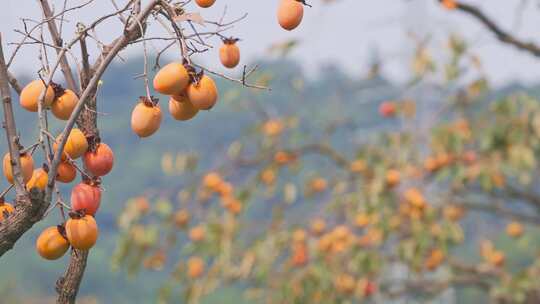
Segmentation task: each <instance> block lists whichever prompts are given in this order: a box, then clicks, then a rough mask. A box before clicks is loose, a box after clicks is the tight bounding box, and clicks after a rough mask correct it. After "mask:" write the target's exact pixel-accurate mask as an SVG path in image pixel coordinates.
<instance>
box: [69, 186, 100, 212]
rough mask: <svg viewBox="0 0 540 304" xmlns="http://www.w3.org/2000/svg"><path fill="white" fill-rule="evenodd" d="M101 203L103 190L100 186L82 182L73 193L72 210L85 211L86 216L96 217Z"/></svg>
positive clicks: (74, 188)
mask: <svg viewBox="0 0 540 304" xmlns="http://www.w3.org/2000/svg"><path fill="white" fill-rule="evenodd" d="M100 203H101V189H100V188H99V186H98V185H93V184H88V183H85V182H82V183H80V184H78V185H76V186H75V187H73V190H72V191H71V208H72V209H73V210H74V211H80V210H84V211H85V212H84V213H85V214H90V215H95V214H96V212H97V210H98V208H99V205H100Z"/></svg>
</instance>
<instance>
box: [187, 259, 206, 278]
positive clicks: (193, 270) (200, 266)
mask: <svg viewBox="0 0 540 304" xmlns="http://www.w3.org/2000/svg"><path fill="white" fill-rule="evenodd" d="M203 272H204V261H203V259H202V258H200V257H191V258H189V260H188V261H187V273H188V276H189V277H190V278H192V279H196V278H198V277H200V276H201V275H202V274H203Z"/></svg>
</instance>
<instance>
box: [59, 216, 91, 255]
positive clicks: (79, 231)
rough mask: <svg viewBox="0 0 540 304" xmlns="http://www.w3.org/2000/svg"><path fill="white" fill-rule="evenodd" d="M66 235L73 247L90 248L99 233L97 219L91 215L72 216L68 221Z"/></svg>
mask: <svg viewBox="0 0 540 304" xmlns="http://www.w3.org/2000/svg"><path fill="white" fill-rule="evenodd" d="M66 235H67V239H68V240H69V243H70V244H71V246H73V248H75V249H80V250H88V249H90V248H92V247H93V246H94V244H95V243H96V241H97V238H98V235H99V230H98V226H97V223H96V220H95V219H94V218H93V217H92V216H91V215H85V216H82V217H78V216H77V217H74V218H71V219H69V220H68V221H67V222H66Z"/></svg>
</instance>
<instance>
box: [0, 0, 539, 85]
mask: <svg viewBox="0 0 540 304" xmlns="http://www.w3.org/2000/svg"><path fill="white" fill-rule="evenodd" d="M2 2H3V3H2V7H3V9H1V10H0V31H2V35H3V37H4V44H5V43H6V41H7V42H16V41H18V40H19V39H20V37H21V36H20V35H19V34H17V33H15V32H14V31H13V29H14V28H19V29H20V28H21V25H22V23H21V21H20V18H21V17H22V16H25V17H26V16H28V17H30V18H39V17H40V16H39V14H40V10H39V4H38V1H37V0H36V1H31V0H3V1H2ZM51 2H52V3H53V4H54V5H55V6H56V7H60V6H61V5H62V3H63V0H51ZM84 2H86V1H81V0H70V1H68V7H69V6H73V5H77V4H80V3H84ZM117 2H118V3H120V4H122V3H125V1H123V0H117ZM143 2H146V1H143ZM278 2H279V0H228V1H227V0H217V1H216V4H215V5H214V7H212V8H210V9H199V8H197V7H195V5H194V4H193V5H191V6H190V10H191V11H199V12H201V13H202V15H203V17H205V18H206V19H209V20H215V19H217V18H218V16H220V15H221V13H222V12H223V9H224V8H225V6H226V5H227V6H228V14H227V16H229V18H230V19H232V18H236V17H239V16H241V15H242V14H244V13H248V17H247V19H245V20H244V21H242V22H241V23H239V24H237V25H236V26H235V27H234V29H232V30H231V31H229V32H228V33H230V34H227V35H233V36H237V37H240V38H242V41H241V42H240V46H241V49H242V60H243V62H244V63H247V62H249V61H250V60H252V59H254V58H257V57H260V56H266V54H267V49H268V47H269V46H270V45H272V44H273V43H276V42H280V41H283V40H286V39H290V38H299V39H301V40H302V45H301V47H299V48H297V49H296V50H295V51H294V52H293V53H292V54H291V56H292V57H293V58H296V59H298V60H299V61H300V62H301V63H302V64H303V66H304V67H305V68H306V70H307V71H309V72H310V73H314V72H316V71H317V70H318V69H317V67H319V66H320V65H321V64H324V63H326V62H337V63H338V64H339V65H341V66H342V67H344V68H345V69H346V70H347V71H348V72H350V73H351V74H352V75H359V74H361V73H365V67H366V64H367V63H368V61H369V58H370V54H371V52H372V49H373V47H375V46H376V47H377V49H378V50H379V51H380V53H381V57H382V58H383V59H386V60H387V63H386V65H385V67H384V73H385V74H386V75H388V76H390V77H392V78H394V79H397V80H402V79H403V77H404V75H407V72H406V70H405V69H406V68H408V66H407V65H406V63H407V62H406V61H405V60H406V59H407V58H409V56H410V54H411V51H412V48H411V44H410V42H408V40H407V38H406V32H407V30H409V29H411V28H414V29H416V30H421V31H425V32H427V33H430V34H432V35H433V36H434V44H433V48H435V49H436V48H437V45H440V46H441V48H442V43H443V41H444V38H445V37H447V34H448V33H449V32H457V33H460V34H462V35H463V36H465V37H466V38H467V39H468V40H470V41H473V42H474V48H473V50H474V51H475V52H477V53H478V54H479V55H480V57H481V58H482V59H483V62H484V65H485V69H486V71H487V72H488V73H489V75H490V76H491V80H492V81H493V82H494V83H497V84H504V83H507V82H509V81H515V80H519V81H527V82H537V81H538V79H539V78H540V58H534V57H532V56H530V55H528V54H526V53H522V52H519V51H516V50H514V49H513V48H512V47H509V46H502V45H501V44H500V43H499V42H497V41H496V40H495V38H494V37H493V36H492V35H491V34H490V33H488V32H487V31H486V30H485V29H484V28H483V27H482V26H480V25H479V24H478V23H476V22H475V21H474V20H473V19H471V18H470V17H468V16H465V15H464V14H462V13H458V12H449V11H446V10H443V9H442V8H441V7H439V6H438V5H436V3H435V0H339V1H337V3H335V4H332V5H322V3H321V1H320V0H311V1H309V2H310V3H311V4H312V5H313V8H311V9H310V8H306V10H305V14H304V21H303V23H302V25H301V26H300V28H299V29H297V30H295V31H293V32H286V31H284V30H282V29H281V28H280V27H279V26H278V25H277V22H276V20H275V19H276V17H275V11H276V7H277V3H278ZM468 2H469V3H473V4H477V5H479V6H481V7H482V8H483V9H484V11H485V12H486V13H487V14H488V15H489V16H491V17H492V18H493V20H496V21H497V23H499V24H500V25H501V26H502V27H503V28H506V29H517V31H516V33H518V35H519V37H523V38H526V39H531V40H533V41H537V42H538V43H540V33H539V32H538V29H540V18H538V16H540V9H538V8H537V7H535V6H534V3H532V2H533V1H528V2H531V3H530V4H529V7H527V8H526V9H525V10H524V14H523V15H522V18H521V19H522V22H521V24H518V23H516V22H515V20H516V18H515V16H516V6H517V5H518V4H519V3H520V2H521V1H517V0H515V1H508V0H489V1H485V0H484V1H482V0H470V1H468ZM112 10H113V7H112V5H111V2H110V1H108V0H96V1H95V3H93V4H92V5H91V6H89V7H88V8H87V9H85V13H84V15H82V14H80V13H74V14H70V15H69V16H68V17H67V19H69V23H67V24H65V25H64V27H65V28H64V31H65V33H67V34H73V32H74V29H75V24H76V22H77V21H80V20H82V21H83V22H87V23H89V22H90V21H92V20H94V19H95V18H96V17H97V16H100V15H103V14H105V13H107V12H111V11H112ZM535 15H536V16H535ZM117 28H118V27H115V26H114V25H113V24H106V25H105V26H102V27H101V28H100V31H99V32H98V34H99V38H100V39H101V40H104V41H106V42H110V41H111V39H113V38H114V37H115V35H117V34H118V33H119V32H118V30H115V29H117ZM156 29H157V28H156ZM152 30H153V29H152V28H151V29H150V31H152ZM214 42H215V45H217V43H218V41H217V40H214ZM437 43H438V44H437ZM157 45H159V44H157ZM12 50H13V47H12V46H10V47H8V51H7V54H8V55H10V54H11V51H12ZM149 51H150V52H154V48H152V47H149ZM36 52H37V47H36V46H27V47H25V51H24V52H21V56H20V57H19V60H18V61H17V62H16V64H14V65H13V70H14V71H15V72H17V73H21V72H36V71H37V69H38V67H39V62H38V59H37V58H36V57H37V56H35V54H36ZM138 54H142V46H141V45H135V46H130V47H129V50H127V51H125V52H124V53H123V57H124V58H127V59H129V58H133V57H136V56H137V55H138ZM172 54H173V53H170V54H169V55H172ZM217 56H218V55H217V50H216V49H213V50H211V51H209V52H207V53H205V54H204V56H202V57H200V59H199V62H202V63H204V64H205V65H207V66H208V67H210V68H214V69H217V70H221V71H223V70H222V69H221V67H220V66H219V64H218V61H217ZM21 59H24V60H21ZM117 62H118V61H117ZM237 72H238V71H237ZM229 73H230V72H229Z"/></svg>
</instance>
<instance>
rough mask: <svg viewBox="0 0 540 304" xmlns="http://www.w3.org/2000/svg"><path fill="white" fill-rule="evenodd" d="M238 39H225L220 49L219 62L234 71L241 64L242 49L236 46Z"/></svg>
mask: <svg viewBox="0 0 540 304" xmlns="http://www.w3.org/2000/svg"><path fill="white" fill-rule="evenodd" d="M237 41H238V39H234V38H230V39H224V40H223V45H222V46H221V47H220V48H219V60H220V61H221V64H223V66H225V67H226V68H229V69H232V68H234V67H236V66H237V65H238V63H239V62H240V48H238V45H236V42H237Z"/></svg>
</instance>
